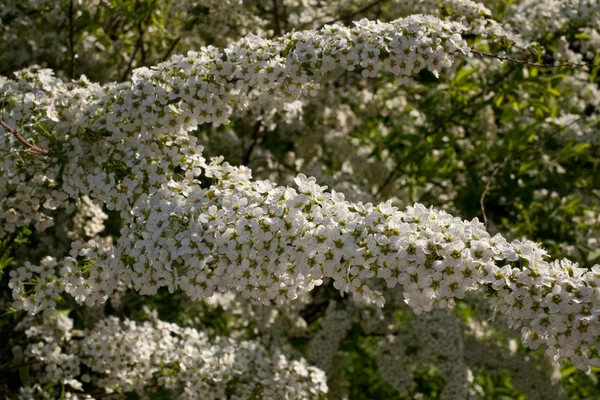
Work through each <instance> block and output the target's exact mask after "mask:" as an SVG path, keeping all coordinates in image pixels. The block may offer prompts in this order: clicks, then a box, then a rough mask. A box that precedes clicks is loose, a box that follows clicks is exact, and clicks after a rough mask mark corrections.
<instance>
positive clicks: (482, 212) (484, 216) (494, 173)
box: [479, 155, 513, 231]
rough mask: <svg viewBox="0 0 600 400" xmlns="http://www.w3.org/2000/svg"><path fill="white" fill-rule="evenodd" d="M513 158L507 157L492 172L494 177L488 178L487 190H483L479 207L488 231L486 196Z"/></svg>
mask: <svg viewBox="0 0 600 400" xmlns="http://www.w3.org/2000/svg"><path fill="white" fill-rule="evenodd" d="M512 158H513V156H512V155H511V156H509V157H506V158H505V159H504V161H502V162H501V163H500V164H498V166H497V167H496V168H494V172H492V175H490V177H489V178H488V180H487V183H486V184H485V189H483V193H481V197H480V198H479V206H480V207H481V214H483V226H485V230H486V231H487V228H488V220H487V215H486V214H485V195H486V194H487V192H488V190H490V185H491V184H492V181H493V180H494V178H495V177H496V175H498V172H500V170H501V169H502V168H503V167H504V166H505V165H506V163H507V162H508V161H509V160H511V159H512Z"/></svg>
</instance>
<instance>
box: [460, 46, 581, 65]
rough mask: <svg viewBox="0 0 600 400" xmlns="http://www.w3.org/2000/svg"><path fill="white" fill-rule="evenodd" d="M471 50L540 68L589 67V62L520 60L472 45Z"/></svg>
mask: <svg viewBox="0 0 600 400" xmlns="http://www.w3.org/2000/svg"><path fill="white" fill-rule="evenodd" d="M471 52H472V53H473V54H477V55H479V56H483V57H488V58H495V59H496V60H500V61H509V62H512V63H517V64H525V65H531V66H532V67H538V68H560V67H589V64H576V63H572V62H569V61H566V62H563V63H560V64H541V63H536V62H533V61H527V60H519V59H518V58H511V57H506V56H501V55H498V54H494V53H488V52H487V51H481V50H477V49H475V48H473V47H471Z"/></svg>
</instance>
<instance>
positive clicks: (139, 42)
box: [121, 2, 153, 82]
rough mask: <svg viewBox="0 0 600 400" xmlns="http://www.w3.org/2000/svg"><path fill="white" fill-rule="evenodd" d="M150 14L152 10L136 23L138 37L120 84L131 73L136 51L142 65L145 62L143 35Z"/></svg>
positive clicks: (150, 16)
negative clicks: (140, 52) (139, 55)
mask: <svg viewBox="0 0 600 400" xmlns="http://www.w3.org/2000/svg"><path fill="white" fill-rule="evenodd" d="M136 3H137V2H136ZM152 13H153V10H150V11H149V12H148V16H147V17H146V19H145V20H144V21H143V22H141V21H140V22H138V25H137V29H138V33H139V37H138V40H137V42H136V44H135V48H134V49H133V53H131V57H129V63H127V68H126V69H125V72H124V73H123V76H122V77H121V82H125V80H126V79H127V77H128V76H129V73H130V72H131V68H132V67H133V62H134V61H135V56H136V55H137V53H138V51H140V50H141V51H142V63H144V62H145V60H146V50H145V48H144V33H145V30H144V24H147V23H148V21H150V18H152Z"/></svg>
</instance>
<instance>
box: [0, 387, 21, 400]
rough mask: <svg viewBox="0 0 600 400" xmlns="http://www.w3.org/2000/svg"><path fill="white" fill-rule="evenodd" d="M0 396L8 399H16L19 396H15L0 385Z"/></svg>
mask: <svg viewBox="0 0 600 400" xmlns="http://www.w3.org/2000/svg"><path fill="white" fill-rule="evenodd" d="M0 394H3V395H4V396H6V397H8V398H9V399H18V398H19V396H17V395H16V394H14V393H13V392H11V391H10V390H8V387H7V386H6V385H0Z"/></svg>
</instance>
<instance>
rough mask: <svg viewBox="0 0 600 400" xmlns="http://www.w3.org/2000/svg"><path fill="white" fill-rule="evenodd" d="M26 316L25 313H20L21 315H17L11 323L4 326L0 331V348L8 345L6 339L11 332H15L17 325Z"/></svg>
mask: <svg viewBox="0 0 600 400" xmlns="http://www.w3.org/2000/svg"><path fill="white" fill-rule="evenodd" d="M26 316H27V313H26V312H24V311H21V314H19V316H18V317H17V318H16V319H15V320H14V321H13V322H11V323H10V324H8V325H6V326H5V327H4V329H2V334H1V335H0V348H3V347H4V346H6V344H7V343H8V338H9V337H10V334H11V333H12V331H14V330H15V328H16V327H17V325H19V323H20V322H21V321H23V320H24V319H25V317H26Z"/></svg>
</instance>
